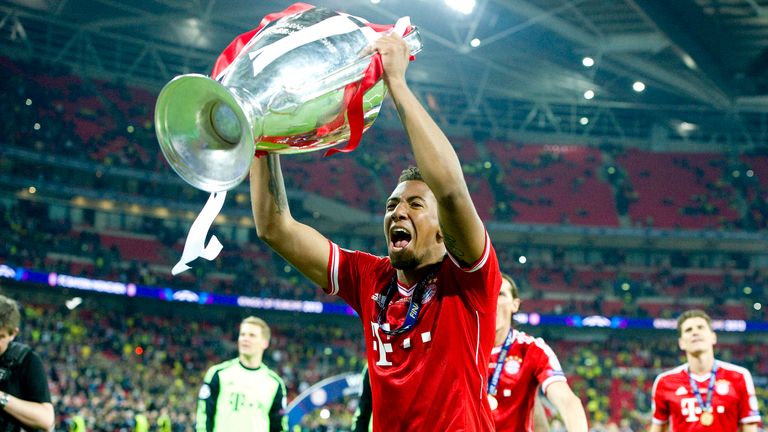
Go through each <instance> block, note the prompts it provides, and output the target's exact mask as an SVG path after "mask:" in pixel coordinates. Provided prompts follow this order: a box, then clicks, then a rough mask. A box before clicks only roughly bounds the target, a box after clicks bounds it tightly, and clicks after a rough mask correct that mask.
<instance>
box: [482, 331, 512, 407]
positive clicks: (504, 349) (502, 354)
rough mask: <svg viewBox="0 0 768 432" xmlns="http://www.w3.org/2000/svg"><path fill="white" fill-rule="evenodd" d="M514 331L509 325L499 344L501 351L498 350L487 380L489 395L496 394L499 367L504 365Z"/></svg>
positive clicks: (499, 373)
mask: <svg viewBox="0 0 768 432" xmlns="http://www.w3.org/2000/svg"><path fill="white" fill-rule="evenodd" d="M514 331H515V329H513V328H511V327H510V329H509V333H507V338H506V339H504V345H502V346H501V351H499V357H498V358H497V359H496V368H495V369H494V370H493V376H491V380H490V381H488V394H489V395H492V396H495V395H496V391H497V390H496V387H498V385H499V378H500V377H501V369H502V368H503V367H504V363H505V361H506V360H507V353H508V352H509V348H510V347H511V346H512V341H513V340H514V337H513V333H514Z"/></svg>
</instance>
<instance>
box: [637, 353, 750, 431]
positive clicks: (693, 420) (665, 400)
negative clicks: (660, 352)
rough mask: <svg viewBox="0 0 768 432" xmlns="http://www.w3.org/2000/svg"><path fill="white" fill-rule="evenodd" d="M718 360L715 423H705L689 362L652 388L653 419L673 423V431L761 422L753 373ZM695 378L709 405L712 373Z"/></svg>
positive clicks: (730, 427)
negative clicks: (690, 375) (708, 391)
mask: <svg viewBox="0 0 768 432" xmlns="http://www.w3.org/2000/svg"><path fill="white" fill-rule="evenodd" d="M716 361H717V366H718V369H717V373H716V374H715V385H714V392H713V395H712V399H711V400H712V402H711V403H712V414H713V416H714V418H713V422H712V424H711V425H709V426H706V425H704V424H702V422H701V413H702V409H701V406H700V404H699V402H698V401H697V398H696V395H695V394H694V393H693V391H692V390H691V383H690V379H689V375H688V364H687V363H686V364H683V365H681V366H678V367H676V368H674V369H672V370H670V371H667V372H664V373H662V374H661V375H659V376H658V377H656V381H655V382H654V383H653V391H652V397H653V422H654V423H656V424H666V423H667V422H669V423H670V430H671V431H673V432H693V431H695V432H699V431H701V432H703V431H707V432H736V431H738V430H739V428H740V425H742V424H745V423H747V424H748V423H757V422H759V421H760V413H759V412H758V409H757V397H756V396H755V386H754V384H753V383H752V375H750V373H749V371H748V370H746V369H744V368H743V367H740V366H736V365H734V364H731V363H727V362H724V361H720V360H716ZM693 378H694V380H695V382H696V383H697V384H698V387H699V392H700V394H701V398H702V400H703V401H704V403H705V404H706V403H707V402H706V401H707V400H708V399H709V398H708V397H707V389H708V387H709V381H710V374H707V375H703V376H696V375H694V376H693Z"/></svg>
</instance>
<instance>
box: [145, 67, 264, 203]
mask: <svg viewBox="0 0 768 432" xmlns="http://www.w3.org/2000/svg"><path fill="white" fill-rule="evenodd" d="M155 128H156V133H157V139H158V141H159V143H160V149H161V150H162V151H163V154H164V155H165V158H166V160H168V163H169V164H170V165H171V167H172V168H173V169H174V171H176V173H177V174H179V176H181V178H182V179H184V180H185V181H186V182H187V183H189V184H191V185H192V186H194V187H196V188H198V189H201V190H204V191H207V192H221V191H225V190H229V189H232V188H234V187H235V186H237V185H238V184H239V183H240V182H242V181H243V179H245V177H246V176H247V175H248V171H249V170H250V167H251V161H252V160H253V154H254V151H255V145H254V130H253V126H252V125H251V123H250V121H249V120H248V116H247V115H246V113H245V110H244V109H243V108H242V106H241V105H240V103H239V101H238V100H237V98H236V97H235V96H234V95H233V94H232V93H231V92H230V91H229V90H227V88H226V87H224V86H223V85H222V84H220V83H219V82H217V81H215V80H213V79H211V78H208V77H207V76H204V75H197V74H188V75H181V76H179V77H176V78H174V79H173V80H172V81H171V82H169V83H168V84H166V86H165V87H163V90H162V91H161V92H160V96H158V98H157V105H156V106H155Z"/></svg>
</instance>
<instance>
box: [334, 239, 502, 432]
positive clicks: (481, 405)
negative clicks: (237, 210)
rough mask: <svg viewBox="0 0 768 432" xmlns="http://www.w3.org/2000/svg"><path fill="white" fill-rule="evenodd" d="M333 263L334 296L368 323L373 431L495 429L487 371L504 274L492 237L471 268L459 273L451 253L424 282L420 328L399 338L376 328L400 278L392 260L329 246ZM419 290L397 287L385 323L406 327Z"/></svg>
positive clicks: (486, 242)
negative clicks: (381, 301)
mask: <svg viewBox="0 0 768 432" xmlns="http://www.w3.org/2000/svg"><path fill="white" fill-rule="evenodd" d="M329 259H330V261H329V265H328V271H329V275H328V277H329V283H328V287H329V290H328V291H329V293H330V294H338V295H339V296H340V297H341V298H342V299H344V300H345V301H346V302H347V303H349V305H350V306H352V308H353V309H355V310H356V311H357V313H358V314H359V315H360V320H361V321H362V324H363V329H364V333H365V341H366V352H367V355H368V366H369V373H370V380H371V394H372V396H373V412H374V413H375V414H374V415H373V430H374V431H386V432H395V431H410V432H413V431H428V432H434V431H492V430H493V419H492V416H491V409H490V407H489V405H488V400H487V398H486V390H487V380H486V367H487V365H488V357H489V356H490V353H491V348H492V347H493V339H494V331H495V329H494V327H495V317H496V301H497V299H498V294H499V289H500V288H501V273H500V271H499V264H498V261H497V259H496V252H495V251H494V249H493V247H492V245H491V242H490V239H489V238H488V235H487V234H486V240H485V249H484V251H483V255H482V257H481V258H480V259H479V260H478V262H477V263H475V264H474V265H472V266H471V267H470V268H460V266H459V265H458V263H457V262H456V261H455V260H454V259H453V258H452V257H450V255H449V257H448V258H446V259H445V260H443V262H442V264H441V265H440V266H439V268H438V269H437V270H436V272H435V273H434V277H433V278H431V280H429V281H427V282H426V289H425V292H424V295H423V299H422V307H421V310H420V311H419V315H418V321H417V323H416V324H415V326H414V327H413V328H411V330H409V331H407V332H405V333H401V334H398V335H394V336H388V335H386V334H385V333H384V332H382V331H381V330H379V324H378V315H379V311H380V307H379V303H378V299H379V297H380V296H384V295H385V294H386V290H387V288H388V287H389V286H390V284H391V282H392V281H393V277H394V276H395V274H396V272H395V269H394V268H393V267H392V266H391V265H390V261H389V258H387V257H377V256H373V255H370V254H366V253H363V252H359V251H348V250H344V249H342V248H339V247H338V246H337V245H335V244H333V243H331V256H330V258H329ZM417 285H418V284H417ZM414 287H415V286H414ZM414 287H406V286H403V285H400V284H399V283H398V289H397V292H396V293H395V295H394V297H393V299H392V301H391V302H390V306H389V308H388V309H387V316H386V319H382V326H389V330H395V329H396V328H398V327H399V326H400V325H401V324H402V322H403V321H404V319H405V314H406V312H407V310H408V305H409V301H410V297H411V294H412V293H413V290H414ZM385 329H386V327H385Z"/></svg>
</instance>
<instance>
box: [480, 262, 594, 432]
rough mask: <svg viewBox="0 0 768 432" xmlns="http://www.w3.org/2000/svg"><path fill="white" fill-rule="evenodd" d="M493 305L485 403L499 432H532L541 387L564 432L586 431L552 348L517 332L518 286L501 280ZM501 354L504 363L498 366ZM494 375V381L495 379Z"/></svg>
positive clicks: (581, 411) (578, 405)
mask: <svg viewBox="0 0 768 432" xmlns="http://www.w3.org/2000/svg"><path fill="white" fill-rule="evenodd" d="M502 278H503V279H502V282H501V291H500V292H499V302H498V304H497V306H496V338H495V346H494V348H493V351H492V352H491V361H490V364H489V371H488V385H489V389H488V398H489V400H490V402H491V403H490V405H491V408H492V409H493V418H494V421H495V423H496V430H497V431H511V432H534V430H535V428H534V415H533V412H532V411H533V408H534V402H535V400H536V394H537V393H538V391H539V386H541V389H542V390H543V392H544V394H545V395H546V396H547V398H548V399H549V400H550V401H551V402H552V403H553V404H554V405H555V407H556V408H557V410H558V411H559V412H560V416H561V417H562V418H563V422H564V423H565V428H566V430H568V432H574V431H578V432H587V429H588V426H587V416H586V414H585V413H584V407H583V406H582V404H581V400H579V398H578V397H577V396H576V395H575V394H574V393H573V391H572V390H571V387H570V386H569V385H568V383H567V381H566V379H565V374H564V373H563V370H562V368H561V367H560V362H559V361H558V360H557V356H556V355H555V353H554V351H552V348H550V347H549V345H547V344H546V342H544V340H543V339H541V338H534V337H533V336H529V335H527V334H525V333H524V332H521V331H518V330H515V328H514V327H513V325H512V323H513V322H514V320H513V318H512V316H513V315H514V314H515V313H517V311H518V310H519V309H520V297H519V296H518V291H517V285H516V284H515V281H514V280H512V278H511V277H509V276H507V275H503V276H502ZM500 354H503V357H502V358H504V359H506V360H504V361H502V362H501V363H499V357H500V356H501V355H500ZM497 375H498V378H494V377H495V376H497Z"/></svg>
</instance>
